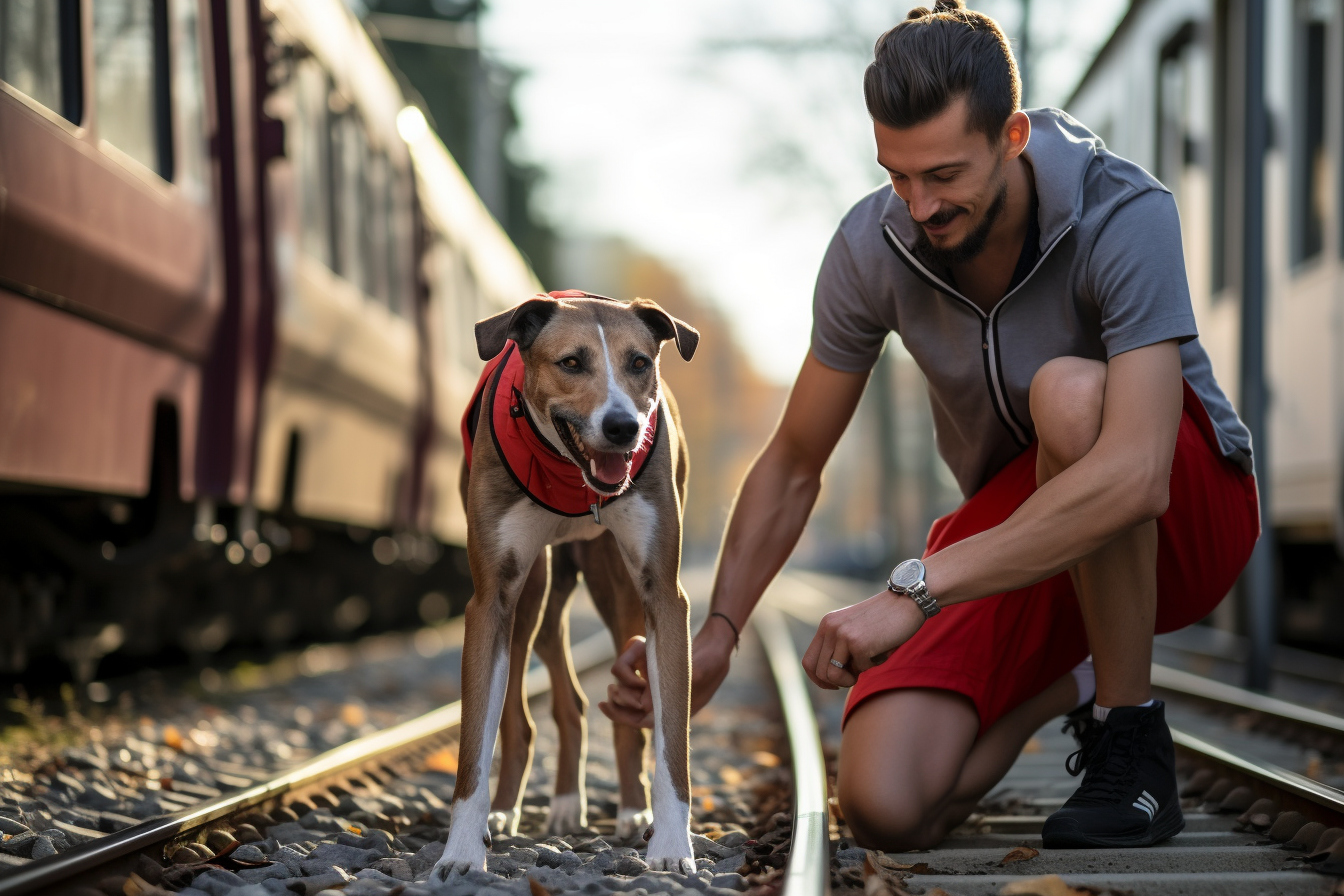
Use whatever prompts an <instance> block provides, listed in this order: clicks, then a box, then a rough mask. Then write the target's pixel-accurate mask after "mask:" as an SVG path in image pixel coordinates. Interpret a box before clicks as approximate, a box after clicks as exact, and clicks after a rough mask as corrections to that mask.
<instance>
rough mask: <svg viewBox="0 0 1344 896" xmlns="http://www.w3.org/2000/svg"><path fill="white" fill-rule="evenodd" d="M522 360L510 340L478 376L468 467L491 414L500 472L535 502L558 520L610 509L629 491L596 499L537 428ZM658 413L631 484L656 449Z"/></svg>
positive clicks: (466, 436) (465, 436) (465, 429)
mask: <svg viewBox="0 0 1344 896" xmlns="http://www.w3.org/2000/svg"><path fill="white" fill-rule="evenodd" d="M523 370H524V368H523V358H522V355H521V354H520V353H519V352H518V350H517V346H516V345H515V344H514V343H513V341H512V340H510V341H509V342H507V343H505V345H504V351H502V352H500V353H499V354H498V355H496V356H495V357H494V358H493V359H492V360H491V361H490V362H489V363H488V364H486V365H485V370H484V371H483V372H482V373H481V378H480V380H479V381H478V382H477V384H476V392H475V394H474V395H473V396H472V399H471V404H469V405H468V406H467V412H466V413H465V414H464V415H463V416H462V444H463V446H464V448H465V449H466V453H467V464H468V465H470V464H471V446H472V442H473V440H474V439H475V436H476V429H477V427H478V425H479V421H480V418H481V416H482V415H483V414H487V413H488V414H489V415H490V432H491V434H492V435H493V436H494V442H495V450H496V451H498V452H499V456H500V459H501V460H503V461H504V469H506V470H508V471H509V476H510V477H511V478H512V479H513V481H514V482H515V483H517V485H518V487H519V488H520V489H522V490H523V492H524V493H525V494H526V495H527V496H528V497H529V498H531V499H532V501H533V503H535V504H537V505H539V506H541V507H544V508H546V509H547V510H549V511H551V512H552V513H558V514H560V515H561V516H586V515H588V514H589V513H591V514H593V517H594V519H596V518H597V517H598V511H600V510H601V508H602V507H604V506H606V505H607V504H610V503H611V502H612V501H614V500H616V499H617V498H619V497H620V496H621V495H623V494H625V491H628V490H629V488H630V486H629V485H627V486H626V487H625V491H621V492H618V493H616V494H615V495H600V494H598V493H597V492H595V491H593V490H592V489H591V488H589V487H588V483H587V482H586V481H584V478H583V472H582V471H581V470H580V469H579V467H578V465H577V464H575V463H574V462H573V461H571V460H570V459H569V458H567V457H565V456H564V455H563V454H561V453H560V452H559V451H557V450H556V449H555V447H554V446H553V445H552V444H551V443H550V442H549V441H547V439H546V438H545V437H544V436H543V435H542V434H541V432H540V431H538V429H537V425H536V423H535V422H534V421H533V420H532V415H531V414H530V413H528V410H527V403H526V402H524V401H523ZM662 415H663V409H662V404H661V402H660V403H659V406H658V414H657V416H655V417H654V418H653V420H652V421H651V422H650V424H649V428H650V430H651V432H650V433H649V435H648V436H647V437H646V438H644V439H643V440H642V441H641V442H640V447H639V448H637V449H635V456H634V458H633V460H632V462H631V467H630V483H631V484H633V483H634V482H635V481H636V480H637V479H638V478H639V475H640V473H641V472H643V470H644V463H645V461H647V460H648V458H649V454H651V453H652V452H653V449H654V447H655V446H656V445H657V444H658V430H659V426H658V423H659V420H660V418H661V417H662Z"/></svg>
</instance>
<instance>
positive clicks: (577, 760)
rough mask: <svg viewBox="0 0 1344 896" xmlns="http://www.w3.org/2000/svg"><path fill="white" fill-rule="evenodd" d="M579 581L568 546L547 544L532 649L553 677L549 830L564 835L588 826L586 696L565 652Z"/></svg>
mask: <svg viewBox="0 0 1344 896" xmlns="http://www.w3.org/2000/svg"><path fill="white" fill-rule="evenodd" d="M578 581H579V567H578V564H577V563H576V561H575V559H574V547H573V546H572V545H568V544H566V545H557V546H555V547H553V548H551V587H550V591H549V592H548V594H547V598H546V610H545V613H544V614H543V622H542V625H541V630H540V631H539V632H538V633H537V641H536V651H537V656H539V657H541V660H542V662H544V663H545V664H546V671H547V672H549V673H550V676H551V713H552V715H553V716H554V717H555V726H556V728H557V729H558V730H559V733H560V752H559V755H558V756H557V757H556V767H555V788H554V789H553V790H552V793H551V815H550V820H549V821H548V822H547V824H546V829H547V832H548V833H551V834H568V833H573V832H574V831H578V830H581V829H583V828H585V827H587V826H588V795H587V792H586V790H585V788H584V762H585V760H586V759H587V755H588V719H587V717H586V714H587V712H588V699H587V698H586V697H585V696H584V694H583V688H582V687H580V686H579V680H578V676H577V675H576V674H575V672H574V660H573V658H572V657H571V656H570V654H569V604H570V599H571V598H572V597H573V595H574V586H575V585H576V584H578Z"/></svg>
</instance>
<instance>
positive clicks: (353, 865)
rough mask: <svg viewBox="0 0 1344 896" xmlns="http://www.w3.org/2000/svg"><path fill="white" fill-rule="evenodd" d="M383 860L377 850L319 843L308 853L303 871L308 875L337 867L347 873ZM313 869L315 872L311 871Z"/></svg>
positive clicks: (342, 844)
mask: <svg viewBox="0 0 1344 896" xmlns="http://www.w3.org/2000/svg"><path fill="white" fill-rule="evenodd" d="M381 858H383V856H382V855H379V854H378V852H377V851H376V850H372V849H360V848H359V847H357V846H349V845H347V844H344V843H319V844H318V845H317V846H316V847H314V848H313V851H312V852H310V853H308V858H307V859H305V860H304V861H303V865H302V867H303V870H304V871H305V872H307V873H310V874H312V873H317V872H318V871H319V870H325V869H326V868H328V867H331V866H336V867H338V868H344V869H345V870H347V871H358V870H359V869H361V868H367V867H369V866H370V865H372V864H373V863H374V862H376V861H378V860H379V859H381ZM309 868H313V869H314V870H313V871H309Z"/></svg>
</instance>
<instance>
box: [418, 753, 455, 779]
mask: <svg viewBox="0 0 1344 896" xmlns="http://www.w3.org/2000/svg"><path fill="white" fill-rule="evenodd" d="M425 768H426V769H428V770H429V771H431V772H443V773H444V774H446V775H455V774H457V750H455V749H453V748H451V747H448V748H445V749H442V750H439V751H437V752H435V753H431V754H429V757H428V758H426V759H425Z"/></svg>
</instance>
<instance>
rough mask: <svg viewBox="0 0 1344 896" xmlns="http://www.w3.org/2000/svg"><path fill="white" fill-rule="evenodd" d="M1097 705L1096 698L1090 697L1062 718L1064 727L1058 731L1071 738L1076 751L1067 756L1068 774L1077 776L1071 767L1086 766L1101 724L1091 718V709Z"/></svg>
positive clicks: (1079, 767) (1080, 767) (1076, 772)
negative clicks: (1076, 747) (1075, 745)
mask: <svg viewBox="0 0 1344 896" xmlns="http://www.w3.org/2000/svg"><path fill="white" fill-rule="evenodd" d="M1096 704H1097V698H1096V697H1092V698H1091V699H1089V700H1088V701H1087V702H1086V703H1084V704H1083V705H1082V706H1080V707H1078V708H1077V709H1075V710H1073V711H1072V712H1070V713H1069V714H1068V715H1066V716H1065V717H1064V727H1063V728H1061V729H1059V730H1060V731H1062V732H1063V733H1065V734H1068V735H1070V736H1072V737H1073V741H1074V743H1076V744H1077V745H1078V749H1077V750H1075V751H1074V752H1073V754H1072V755H1070V756H1069V758H1068V761H1067V762H1066V763H1065V766H1066V767H1067V768H1068V769H1069V774H1071V775H1077V774H1078V771H1076V770H1075V769H1074V768H1073V766H1074V765H1075V764H1076V765H1077V766H1078V769H1082V768H1084V767H1085V766H1086V765H1087V754H1088V752H1089V751H1090V750H1091V742H1092V740H1093V738H1094V736H1095V735H1096V732H1097V729H1099V728H1101V722H1098V721H1097V720H1096V719H1094V718H1093V717H1092V707H1093V706H1095V705H1096Z"/></svg>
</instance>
